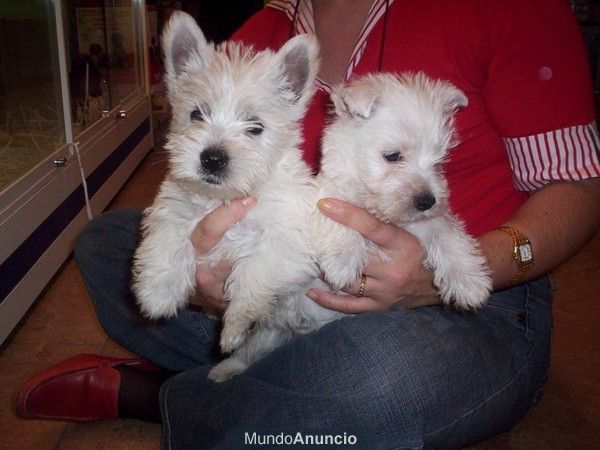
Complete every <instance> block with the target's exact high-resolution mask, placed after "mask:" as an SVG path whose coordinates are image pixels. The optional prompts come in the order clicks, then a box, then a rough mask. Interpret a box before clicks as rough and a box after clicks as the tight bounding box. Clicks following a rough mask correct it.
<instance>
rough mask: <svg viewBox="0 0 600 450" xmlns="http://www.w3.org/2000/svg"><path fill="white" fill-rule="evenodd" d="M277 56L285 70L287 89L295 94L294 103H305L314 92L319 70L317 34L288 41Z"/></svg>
mask: <svg viewBox="0 0 600 450" xmlns="http://www.w3.org/2000/svg"><path fill="white" fill-rule="evenodd" d="M276 57H277V58H278V60H279V65H280V67H281V69H282V71H283V77H284V79H285V85H286V89H289V90H290V91H291V92H292V94H293V100H292V101H293V103H295V104H298V105H304V104H305V103H306V102H307V101H308V100H309V99H310V97H311V96H312V94H313V91H314V89H313V85H314V81H315V78H316V77H317V72H318V70H319V44H318V42H317V39H316V37H315V36H312V35H309V34H301V35H298V36H295V37H293V38H292V39H290V40H289V41H287V42H286V43H285V44H284V46H283V47H281V49H279V51H278V52H277V55H276Z"/></svg>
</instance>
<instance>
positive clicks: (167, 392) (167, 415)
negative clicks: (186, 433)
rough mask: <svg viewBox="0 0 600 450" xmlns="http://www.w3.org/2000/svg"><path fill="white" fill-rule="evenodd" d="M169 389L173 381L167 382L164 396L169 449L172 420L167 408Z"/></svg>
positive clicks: (169, 446)
mask: <svg viewBox="0 0 600 450" xmlns="http://www.w3.org/2000/svg"><path fill="white" fill-rule="evenodd" d="M169 389H171V383H170V382H167V386H166V389H165V395H164V397H163V405H162V406H163V411H164V420H163V422H164V428H165V433H166V442H167V446H168V448H169V449H171V422H170V421H169V410H168V409H167V396H168V395H169Z"/></svg>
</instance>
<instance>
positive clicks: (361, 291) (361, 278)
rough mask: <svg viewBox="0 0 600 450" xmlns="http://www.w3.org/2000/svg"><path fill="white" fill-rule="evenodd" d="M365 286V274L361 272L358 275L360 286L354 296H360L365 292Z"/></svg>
mask: <svg viewBox="0 0 600 450" xmlns="http://www.w3.org/2000/svg"><path fill="white" fill-rule="evenodd" d="M366 288H367V276H366V275H365V274H364V273H363V274H362V276H361V277H360V287H359V288H358V292H357V293H356V295H355V297H362V296H363V295H364V293H365V289H366Z"/></svg>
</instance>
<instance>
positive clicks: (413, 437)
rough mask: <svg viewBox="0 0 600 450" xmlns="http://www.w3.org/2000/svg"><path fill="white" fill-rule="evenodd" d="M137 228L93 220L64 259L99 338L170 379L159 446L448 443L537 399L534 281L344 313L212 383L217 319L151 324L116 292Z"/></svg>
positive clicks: (541, 285) (193, 315)
mask: <svg viewBox="0 0 600 450" xmlns="http://www.w3.org/2000/svg"><path fill="white" fill-rule="evenodd" d="M140 219H141V211H140V210H122V211H111V212H108V213H105V214H103V215H102V216H100V217H98V218H96V219H95V220H94V221H93V222H92V223H91V224H90V225H89V226H88V227H87V228H86V230H85V231H84V232H83V233H82V235H81V236H80V237H79V239H78V242H77V245H76V249H75V256H76V258H77V261H78V263H79V267H80V269H81V272H82V274H83V278H84V280H85V283H86V286H87V289H88V290H89V293H90V295H91V297H92V300H93V302H94V305H95V308H96V311H97V314H98V318H99V320H100V322H101V324H102V325H103V327H104V328H105V330H106V332H107V333H108V335H109V336H110V337H112V338H113V339H114V340H115V341H117V342H118V343H119V344H121V345H122V346H124V347H125V348H127V349H129V350H131V351H133V352H135V353H136V354H138V355H140V356H142V357H144V358H146V359H148V360H150V361H152V362H154V363H156V364H158V365H160V366H163V367H165V368H168V369H171V370H175V371H180V372H181V373H180V374H178V375H176V376H174V377H172V378H171V379H169V380H167V381H166V382H165V383H164V384H163V386H162V389H161V395H160V402H161V404H160V407H161V411H162V415H163V444H164V446H165V447H167V448H180V449H193V448H252V445H247V446H244V438H250V439H254V441H253V442H254V443H261V442H265V440H267V439H269V438H267V437H266V435H273V436H272V437H271V441H267V442H278V441H276V440H275V441H274V440H273V439H275V438H276V437H277V436H279V435H281V436H279V438H280V439H283V435H291V436H292V437H293V438H294V439H300V441H297V442H302V441H304V442H308V441H309V439H315V437H314V436H313V437H310V436H309V435H334V436H339V437H340V438H344V439H350V441H348V440H346V441H344V442H349V443H353V442H354V440H353V438H352V436H355V437H356V439H357V444H356V445H355V447H354V448H369V449H371V448H373V449H374V448H380V449H400V448H454V447H461V446H464V445H467V444H470V443H473V442H476V441H479V440H482V439H485V438H488V437H490V436H493V435H496V434H498V433H501V432H503V431H506V430H508V429H510V428H511V427H512V426H514V425H515V424H516V423H518V422H519V421H520V420H521V419H522V418H523V416H524V415H525V413H526V412H527V410H528V409H529V408H530V407H531V406H532V405H533V404H534V403H535V402H536V401H537V400H538V398H539V396H540V393H541V390H542V387H543V385H544V381H545V378H546V374H547V371H548V366H549V353H550V341H551V329H552V313H551V294H550V289H549V286H548V283H547V280H546V279H545V278H541V279H539V280H536V281H532V282H529V283H526V284H523V285H519V286H515V287H513V288H510V289H506V290H503V291H499V292H495V293H494V294H493V295H492V296H491V298H490V300H489V303H488V305H487V306H486V307H485V308H483V309H482V310H481V311H479V312H478V313H476V314H467V313H460V312H457V311H454V310H452V309H449V308H445V307H441V306H433V307H424V308H417V309H414V310H406V309H399V310H393V311H388V312H383V313H366V314H360V315H357V316H353V317H345V318H343V319H341V320H338V321H336V322H333V323H331V324H329V325H327V326H325V327H323V328H322V329H320V330H319V331H317V332H315V333H313V334H311V335H307V336H298V337H297V338H295V339H293V340H292V341H290V342H289V343H288V344H286V345H284V346H283V347H281V348H279V349H277V350H275V351H274V352H272V353H271V354H269V355H268V356H266V357H265V358H264V359H262V360H261V361H259V362H257V363H256V364H254V365H253V366H251V367H250V368H249V369H248V370H247V371H246V372H244V373H243V374H241V375H238V376H236V377H234V378H232V379H231V380H229V381H227V382H224V383H220V384H216V383H213V382H211V381H209V380H207V378H206V376H207V373H208V371H209V370H210V368H211V367H212V366H213V365H214V364H215V363H216V362H217V361H219V359H220V358H221V355H220V354H219V352H218V348H217V344H218V333H219V323H218V321H215V320H213V319H210V318H209V317H207V316H205V315H204V314H202V313H201V312H200V311H197V310H193V309H187V310H184V311H182V312H181V313H180V314H179V315H178V316H177V317H176V318H173V319H169V320H163V321H159V322H150V321H148V320H146V319H144V318H143V317H141V316H140V314H139V313H138V310H137V308H136V305H135V300H134V298H133V296H132V294H131V291H130V289H129V284H130V270H131V260H132V255H133V252H134V250H135V248H136V246H137V245H138V242H139V231H138V228H139V222H140ZM246 432H247V433H248V434H247V435H245V433H246ZM255 432H256V433H258V434H257V435H253V433H255ZM297 432H300V433H302V434H301V435H297V434H296V433H297ZM282 433H283V434H282ZM344 433H345V434H344ZM298 436H300V437H298ZM317 438H318V437H317ZM261 439H262V440H261ZM286 439H288V442H289V437H286ZM250 442H252V441H250ZM316 442H318V441H316ZM267 447H269V446H268V445H265V446H263V447H261V448H267ZM342 447H343V446H342ZM338 448H340V447H338ZM348 448H352V447H351V446H348Z"/></svg>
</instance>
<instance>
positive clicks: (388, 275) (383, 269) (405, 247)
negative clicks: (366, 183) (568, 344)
mask: <svg viewBox="0 0 600 450" xmlns="http://www.w3.org/2000/svg"><path fill="white" fill-rule="evenodd" d="M319 205H320V209H321V212H322V213H323V214H325V215H326V216H327V217H329V218H331V219H333V220H336V221H338V222H340V223H342V224H344V225H346V226H349V227H350V228H353V229H355V230H356V231H358V232H360V233H361V234H362V235H363V236H365V237H366V238H367V239H370V240H371V241H373V242H375V243H377V244H378V245H380V247H381V248H382V249H383V250H384V251H385V252H386V253H387V255H388V256H390V258H391V261H389V262H387V263H385V262H382V261H381V260H379V259H378V258H377V257H374V256H372V257H371V259H370V261H369V264H368V266H367V268H366V269H365V275H367V290H366V292H365V297H362V298H356V297H353V296H344V295H337V294H333V293H330V292H323V291H316V290H311V291H309V296H310V297H311V298H312V299H313V300H315V301H316V302H317V303H319V304H321V305H322V306H324V307H326V308H329V309H334V310H338V311H341V312H345V313H360V312H365V311H373V310H383V309H389V308H391V307H393V306H402V307H405V308H414V307H417V306H424V305H430V304H435V303H439V299H438V298H436V297H435V294H434V290H433V288H432V287H431V280H432V274H431V273H430V272H429V271H427V270H425V269H424V268H423V266H422V264H421V262H422V261H423V257H424V252H423V249H422V248H421V246H420V245H419V243H418V241H417V240H416V238H415V237H414V236H412V235H411V234H409V233H407V232H406V231H404V230H402V229H399V228H396V227H395V226H393V225H389V224H384V223H381V222H379V221H378V220H377V219H376V218H374V217H373V216H371V215H370V214H369V213H368V212H366V211H365V210H363V209H360V208H357V207H355V206H353V205H350V204H349V203H345V202H341V201H338V200H328V201H326V202H323V201H322V202H320V203H319ZM507 224H508V225H511V226H513V227H515V228H517V229H519V230H520V231H522V232H523V233H524V234H526V235H527V236H528V237H529V239H530V240H531V242H532V247H533V251H534V255H535V264H534V266H533V267H532V269H531V270H530V271H529V272H528V273H527V276H526V279H532V278H535V277H538V276H540V275H542V274H544V273H546V272H548V271H549V270H551V269H552V268H554V267H556V266H557V265H559V264H560V263H562V262H563V261H564V260H566V259H567V258H568V257H569V256H571V255H572V254H573V253H575V251H577V249H579V248H580V247H581V246H582V245H583V244H584V243H585V242H586V241H587V240H588V239H589V238H590V237H592V236H593V234H594V233H595V232H596V231H597V230H598V227H599V225H600V179H592V180H586V181H580V182H571V183H551V184H549V185H547V186H545V187H543V188H541V189H539V190H538V191H536V192H534V193H533V194H532V195H531V196H530V198H529V199H528V201H527V202H526V203H525V204H524V205H523V206H522V207H521V208H520V209H519V210H518V211H517V213H516V214H515V215H514V216H513V217H512V218H511V219H510V220H509V221H507ZM479 243H480V246H481V250H482V252H483V254H484V256H485V257H486V259H487V261H488V264H489V266H490V269H491V277H492V280H493V283H494V287H495V288H499V287H505V286H507V284H508V283H509V282H510V280H512V277H513V276H514V275H515V273H516V271H517V266H516V263H515V261H514V260H513V259H512V240H511V238H510V237H509V236H507V235H506V234H505V233H503V232H501V231H497V230H492V231H489V232H488V233H486V234H484V235H482V236H481V237H480V238H479ZM359 287H360V280H357V282H356V283H355V284H354V285H352V286H350V287H349V288H348V289H346V290H345V292H348V293H356V292H358V290H359Z"/></svg>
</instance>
